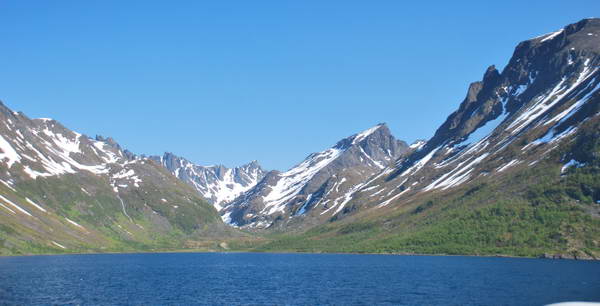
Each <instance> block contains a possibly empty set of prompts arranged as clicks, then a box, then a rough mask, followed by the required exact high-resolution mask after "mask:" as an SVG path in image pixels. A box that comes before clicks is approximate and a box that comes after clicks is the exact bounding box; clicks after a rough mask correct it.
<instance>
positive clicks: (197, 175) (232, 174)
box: [150, 152, 266, 210]
mask: <svg viewBox="0 0 600 306" xmlns="http://www.w3.org/2000/svg"><path fill="white" fill-rule="evenodd" d="M150 159H152V160H154V161H156V162H157V163H159V164H161V165H162V166H164V167H165V168H166V169H167V170H169V171H170V172H171V173H173V175H175V176H176V177H178V178H179V179H181V180H182V181H184V182H186V183H187V184H189V185H191V186H192V187H194V188H195V189H196V190H197V191H198V193H199V194H200V195H201V196H203V197H204V198H206V199H207V200H208V201H209V202H211V203H212V204H213V205H214V206H215V208H216V209H217V210H221V209H222V207H223V205H224V204H226V203H228V202H231V201H233V200H234V199H235V198H236V197H237V196H239V195H240V194H242V193H243V192H245V191H246V190H248V189H250V188H252V187H254V185H256V184H257V183H258V182H259V181H260V180H261V179H262V178H263V177H264V175H265V173H266V171H264V170H263V169H262V168H261V166H260V164H259V163H258V161H256V160H253V161H251V162H250V163H248V164H245V165H242V166H239V167H235V168H231V169H230V168H227V167H225V166H223V165H213V166H200V165H196V164H194V163H192V162H190V161H189V160H187V159H185V158H182V157H179V156H177V155H175V154H173V153H170V152H166V153H164V154H163V155H162V156H151V157H150Z"/></svg>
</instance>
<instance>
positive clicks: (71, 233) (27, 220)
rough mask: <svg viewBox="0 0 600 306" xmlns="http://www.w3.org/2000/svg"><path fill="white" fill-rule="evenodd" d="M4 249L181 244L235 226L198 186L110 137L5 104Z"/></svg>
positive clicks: (0, 189) (1, 127) (1, 146)
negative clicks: (222, 217)
mask: <svg viewBox="0 0 600 306" xmlns="http://www.w3.org/2000/svg"><path fill="white" fill-rule="evenodd" d="M0 151H1V153H0V183H1V184H0V250H1V251H0V254H16V253H24V252H25V253H31V252H61V251H68V252H78V251H81V252H86V251H90V250H95V251H101V250H104V251H107V250H113V251H115V250H134V249H135V250H139V249H144V248H156V247H177V246H179V247H180V246H182V245H183V243H185V241H187V240H190V239H191V240H193V239H196V238H201V237H205V236H207V235H212V234H218V232H219V231H222V232H224V233H226V232H229V231H230V230H229V229H227V228H226V227H225V226H224V225H222V223H221V220H220V219H219V215H218V213H217V211H216V210H215V209H214V208H213V207H212V206H211V205H210V204H208V203H207V202H206V201H205V200H204V199H202V198H201V197H200V196H199V195H198V194H197V193H196V191H195V190H194V189H192V188H190V187H189V186H187V185H186V184H183V183H182V182H181V181H179V180H178V179H177V178H175V177H174V176H172V175H171V174H170V173H169V172H168V171H166V170H165V169H163V167H162V166H160V165H158V164H156V163H155V162H154V161H152V160H150V159H148V158H145V157H140V156H136V155H134V154H132V153H131V152H129V151H127V150H123V149H122V148H121V146H120V145H119V144H117V143H116V142H115V141H114V140H113V139H111V138H103V137H100V136H98V137H96V138H90V137H87V136H85V135H82V134H79V133H77V132H74V131H71V130H69V129H67V128H66V127H64V126H63V125H61V124H60V123H59V122H57V121H55V120H51V119H30V118H28V117H27V116H25V115H24V114H22V113H17V112H14V111H12V110H10V109H9V108H8V107H6V106H5V105H4V104H0Z"/></svg>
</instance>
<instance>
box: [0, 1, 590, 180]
mask: <svg viewBox="0 0 600 306" xmlns="http://www.w3.org/2000/svg"><path fill="white" fill-rule="evenodd" d="M598 12H600V1H597V0H590V1H577V0H574V1H564V0H561V1H501V2H498V1H494V2H492V1H463V2H460V3H455V2H454V1H439V2H431V1H410V3H408V1H348V0H344V1H161V2H159V1H24V0H18V1H6V0H4V1H0V39H1V40H0V41H1V47H0V55H1V56H0V67H1V69H2V71H1V73H0V99H1V100H3V101H4V102H5V103H6V104H7V105H8V106H9V107H11V108H13V109H15V110H20V111H23V112H25V113H26V114H27V115H28V116H30V117H51V118H54V119H57V120H59V121H61V122H62V123H63V124H65V125H66V126H67V127H69V128H71V129H74V130H76V131H79V132H82V133H85V134H87V135H92V136H93V135H96V134H101V135H104V136H112V137H114V138H115V139H116V140H117V141H119V142H120V143H121V144H122V145H123V146H124V147H126V148H128V149H130V150H131V151H133V152H135V153H138V154H141V153H144V154H161V153H162V152H164V151H171V152H174V153H176V154H178V155H181V156H184V157H187V158H188V159H190V160H192V161H194V162H196V163H200V164H224V165H226V166H235V165H239V164H242V163H245V162H248V161H250V160H253V159H257V160H259V162H261V164H263V165H264V166H265V167H266V168H268V169H279V170H285V169H287V168H289V167H291V166H292V165H294V164H296V163H297V162H300V161H301V160H302V159H303V158H304V157H305V156H306V155H307V154H309V153H310V152H314V151H320V150H323V149H325V148H327V147H329V146H331V145H333V144H334V143H335V142H336V141H337V140H339V139H341V138H343V137H346V136H349V135H351V134H354V133H356V132H359V131H361V130H363V129H366V128H369V127H371V126H373V125H375V124H377V123H379V122H387V123H388V125H389V127H390V128H391V130H392V132H393V133H394V135H395V136H396V137H398V138H400V139H403V140H406V141H407V142H412V141H413V140H415V139H417V138H428V137H430V136H431V135H432V134H433V133H434V131H435V129H436V128H437V127H438V126H439V125H440V124H441V123H442V121H443V120H444V119H445V118H446V117H447V116H448V115H449V114H450V113H451V112H452V111H453V110H454V109H456V107H457V106H458V104H459V103H460V102H461V100H462V99H463V98H464V96H465V93H466V90H467V86H468V84H469V83H470V82H472V81H476V80H479V79H481V77H482V75H483V73H484V71H485V69H486V68H487V66H489V65H491V64H496V65H497V66H498V67H500V68H502V67H503V66H504V65H505V64H506V62H507V61H508V59H509V58H510V56H511V54H512V51H513V48H514V47H515V45H516V44H517V43H518V42H519V41H522V40H525V39H528V38H531V37H534V36H538V35H541V34H544V33H547V32H550V31H554V30H557V29H559V28H561V27H563V26H564V25H566V24H569V23H573V22H576V21H578V20H580V19H582V18H586V17H592V16H591V15H594V14H597V13H598Z"/></svg>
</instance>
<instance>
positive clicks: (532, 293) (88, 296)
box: [0, 253, 600, 305]
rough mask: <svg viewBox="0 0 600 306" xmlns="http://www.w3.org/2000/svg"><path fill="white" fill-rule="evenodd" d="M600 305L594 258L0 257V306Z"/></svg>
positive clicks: (598, 274)
mask: <svg viewBox="0 0 600 306" xmlns="http://www.w3.org/2000/svg"><path fill="white" fill-rule="evenodd" d="M567 300H588V301H589V300H596V301H600V262H587V261H571V260H562V261H561V260H542V259H515V258H485V257H443V256H392V255H340V254H247V253H240V254H219V253H184V254H121V255H114V254H106V255H61V256H30V257H0V304H93V305H100V304H143V305H165V304H170V305H172V304H179V305H190V304H216V305H236V304H255V305H256V304H258V305H327V304H333V305H374V304H381V305H386V304H387V305H436V304H446V305H447V304H450V305H543V304H546V303H551V302H558V301H567Z"/></svg>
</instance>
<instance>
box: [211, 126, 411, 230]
mask: <svg viewBox="0 0 600 306" xmlns="http://www.w3.org/2000/svg"><path fill="white" fill-rule="evenodd" d="M407 151H408V145H407V144H406V143H405V142H403V141H399V140H396V139H395V138H394V137H393V136H392V135H391V133H390V130H389V128H388V127H387V125H385V124H383V123H380V124H377V125H376V126H374V127H371V128H369V129H366V130H364V131H362V132H360V133H357V134H354V135H352V136H349V137H347V138H344V139H342V140H340V141H339V142H337V143H336V144H335V145H334V146H333V147H331V148H329V149H327V150H324V151H321V152H317V153H312V154H310V155H309V156H308V157H307V158H306V159H305V160H304V161H302V162H301V163H300V164H298V165H296V166H294V167H292V168H291V169H289V170H288V171H286V172H283V173H279V172H272V173H269V174H268V175H267V176H266V177H265V178H264V179H263V180H262V181H261V182H260V183H259V184H257V185H256V186H255V187H254V188H252V189H250V190H249V191H248V192H246V193H245V194H243V195H242V196H241V197H239V198H238V199H236V200H235V201H234V202H232V203H231V204H230V205H228V206H227V207H225V208H224V209H223V210H222V213H223V216H224V220H226V221H228V222H229V223H231V224H234V225H238V226H249V227H258V228H264V227H268V226H271V225H272V224H273V221H274V220H276V218H281V217H282V216H292V217H293V216H305V215H307V214H311V215H314V216H315V217H317V218H318V217H320V216H321V215H324V216H331V215H332V214H335V213H337V212H339V211H340V210H341V209H343V208H344V206H345V204H346V203H347V202H348V201H349V200H350V199H351V198H352V194H353V192H354V191H355V190H356V189H357V188H358V187H357V186H358V185H360V184H362V183H363V182H364V180H366V179H367V178H368V177H370V176H372V175H374V174H376V173H378V172H380V171H382V170H383V169H384V168H385V167H386V166H388V165H390V164H392V163H394V162H395V161H396V159H397V158H398V157H400V156H402V155H403V154H404V153H405V152H407Z"/></svg>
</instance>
